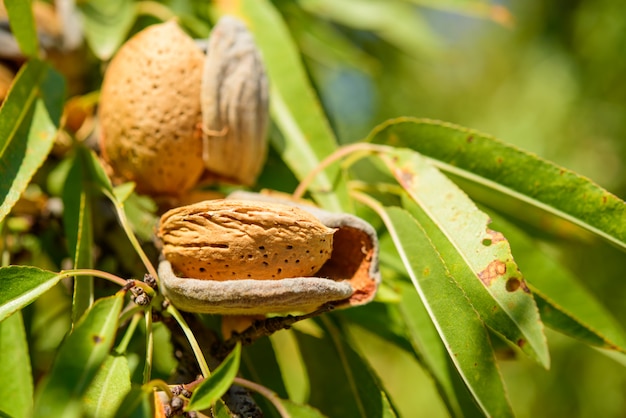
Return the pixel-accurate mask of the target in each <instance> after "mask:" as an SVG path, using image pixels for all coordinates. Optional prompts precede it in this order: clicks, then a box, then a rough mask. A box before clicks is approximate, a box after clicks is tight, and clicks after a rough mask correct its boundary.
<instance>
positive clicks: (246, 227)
mask: <svg viewBox="0 0 626 418" xmlns="http://www.w3.org/2000/svg"><path fill="white" fill-rule="evenodd" d="M333 233H334V230H333V229H331V228H328V227H326V226H324V225H323V224H322V223H321V222H320V221H319V220H318V219H317V218H316V217H314V216H313V215H312V214H310V213H308V212H306V211H304V210H302V209H300V208H297V207H293V206H287V205H283V204H278V203H269V202H253V201H246V200H231V199H228V200H213V201H205V202H200V203H196V204H193V205H189V206H183V207H179V208H176V209H172V210H170V211H168V212H166V213H165V214H164V215H163V216H162V217H161V222H160V227H159V232H158V234H159V237H160V238H161V240H162V242H163V250H162V251H163V255H164V256H165V258H166V259H167V260H168V261H169V262H170V263H171V265H172V267H173V268H174V270H175V271H177V272H179V273H180V274H182V275H184V276H185V277H191V278H195V279H203V280H218V281H222V280H238V279H255V280H272V279H276V280H278V279H285V278H294V277H308V276H313V275H314V274H315V273H316V272H317V271H318V270H319V269H320V268H321V267H322V266H323V265H324V263H325V262H326V261H327V260H328V259H329V258H330V256H331V252H332V249H333Z"/></svg>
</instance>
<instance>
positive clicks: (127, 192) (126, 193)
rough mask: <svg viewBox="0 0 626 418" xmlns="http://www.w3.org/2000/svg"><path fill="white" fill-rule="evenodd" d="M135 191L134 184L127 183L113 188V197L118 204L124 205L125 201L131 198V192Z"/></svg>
mask: <svg viewBox="0 0 626 418" xmlns="http://www.w3.org/2000/svg"><path fill="white" fill-rule="evenodd" d="M134 190H135V183H133V182H131V181H129V182H126V183H123V184H120V185H119V186H115V187H114V188H113V195H114V196H115V198H116V199H117V201H118V202H120V203H122V204H123V203H124V202H126V200H127V199H128V198H129V197H130V196H132V194H133V191H134Z"/></svg>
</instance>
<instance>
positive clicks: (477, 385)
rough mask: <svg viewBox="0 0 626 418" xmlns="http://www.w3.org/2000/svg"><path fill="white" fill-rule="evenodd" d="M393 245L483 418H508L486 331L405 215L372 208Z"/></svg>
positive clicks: (422, 234)
mask: <svg viewBox="0 0 626 418" xmlns="http://www.w3.org/2000/svg"><path fill="white" fill-rule="evenodd" d="M375 209H376V210H377V212H379V214H380V216H381V217H382V219H383V221H384V222H385V225H386V226H387V229H388V231H389V233H390V234H391V236H392V238H393V240H394V242H395V243H396V246H397V249H398V252H399V253H400V256H401V258H402V260H403V262H404V264H405V267H406V269H407V273H408V274H409V276H410V277H411V280H412V281H413V284H414V286H415V288H416V289H417V291H418V293H419V295H420V298H421V300H422V302H423V303H424V306H425V307H426V310H427V312H428V315H429V316H430V318H431V321H432V322H433V323H434V324H435V327H436V329H437V332H438V333H439V336H440V338H441V339H442V340H443V342H444V344H445V347H446V350H447V352H448V355H449V357H450V359H451V360H452V362H453V363H454V365H455V367H456V368H457V370H458V372H459V374H460V375H461V377H462V378H463V381H464V382H465V384H466V385H467V387H468V389H469V390H470V392H471V393H472V395H473V396H474V399H475V400H476V402H477V403H478V405H479V406H480V408H481V409H482V411H483V412H484V413H485V414H486V415H488V416H499V417H503V416H512V414H513V413H512V411H511V407H510V405H509V403H508V401H507V397H506V392H505V389H504V385H503V383H502V380H501V377H500V373H499V370H498V367H497V364H496V361H495V357H494V352H493V348H492V347H491V343H490V341H489V336H488V334H487V330H486V329H485V327H484V325H483V323H482V321H481V319H480V317H479V316H478V314H477V313H476V311H475V310H474V308H473V306H472V305H471V304H470V303H469V301H468V300H467V298H466V296H465V294H464V293H463V291H462V290H461V289H460V288H459V287H458V286H457V284H456V283H455V282H454V280H453V278H452V277H451V275H450V272H449V271H447V269H446V265H445V264H444V262H443V260H442V259H441V255H440V254H439V253H438V252H437V251H436V249H435V247H434V245H433V243H432V242H431V241H430V239H429V237H428V235H427V234H426V232H425V231H424V229H423V228H422V227H421V225H420V224H419V223H418V222H417V221H416V220H415V218H413V217H412V216H411V215H410V214H409V213H408V212H407V211H405V210H403V209H400V208H397V207H390V208H382V207H375Z"/></svg>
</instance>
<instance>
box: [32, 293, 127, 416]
mask: <svg viewBox="0 0 626 418" xmlns="http://www.w3.org/2000/svg"><path fill="white" fill-rule="evenodd" d="M123 303H124V294H123V293H122V292H119V293H117V294H116V295H114V296H110V297H107V298H102V299H98V300H97V301H96V303H94V304H93V305H92V306H91V308H90V309H89V310H88V311H87V312H86V313H85V315H84V316H83V317H82V318H81V320H80V321H79V322H78V324H76V326H75V327H74V330H73V332H72V333H71V334H70V335H68V336H67V338H66V339H65V341H64V342H63V344H62V345H61V347H60V348H59V352H58V354H57V357H56V359H55V361H54V364H53V366H52V370H51V371H50V374H49V375H48V376H46V378H45V380H44V382H42V384H41V388H40V389H41V390H40V392H39V394H38V396H37V398H36V400H35V414H34V415H35V416H37V417H73V416H82V413H83V412H82V404H81V403H82V397H83V396H84V394H85V393H86V392H87V389H88V388H89V385H90V384H91V382H92V380H93V379H94V377H95V376H96V374H97V373H98V371H99V369H100V367H101V366H102V364H103V363H104V362H105V360H106V358H107V355H108V353H109V352H110V351H111V347H112V346H113V343H114V341H115V332H116V331H117V324H118V318H119V315H120V312H121V310H122V306H123Z"/></svg>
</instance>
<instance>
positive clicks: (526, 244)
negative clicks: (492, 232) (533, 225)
mask: <svg viewBox="0 0 626 418" xmlns="http://www.w3.org/2000/svg"><path fill="white" fill-rule="evenodd" d="M494 221H495V222H496V223H497V224H498V228H500V229H502V230H504V231H505V233H506V235H507V237H508V238H509V240H510V241H511V245H512V246H513V248H515V251H516V259H517V261H518V263H519V264H520V266H521V267H522V268H523V269H524V273H525V275H526V277H527V278H528V283H529V286H530V288H531V289H532V291H533V294H534V296H535V299H536V300H537V306H538V307H539V312H540V314H541V318H542V320H543V322H544V324H545V325H546V326H547V327H549V328H552V329H554V330H556V331H559V332H561V333H563V334H565V335H569V336H570V337H572V338H575V339H577V340H579V341H582V342H584V343H585V344H589V345H591V346H594V347H597V348H601V349H604V350H602V352H603V353H605V354H610V353H617V352H619V353H621V354H622V356H623V355H624V354H626V331H625V330H624V327H623V325H622V324H621V323H620V321H618V320H617V319H616V318H615V317H614V316H613V315H612V313H611V312H610V311H609V310H608V309H607V308H606V307H604V306H603V305H602V303H601V302H600V301H598V300H597V299H596V298H595V297H594V296H593V294H592V293H591V292H589V291H588V290H587V289H586V288H585V287H584V286H583V284H581V283H580V282H579V281H578V280H576V277H574V276H573V275H572V273H570V272H569V271H568V270H567V269H566V268H564V267H563V266H561V265H560V264H559V263H558V262H556V261H555V260H554V259H553V258H552V257H550V256H549V255H548V254H547V253H546V252H545V251H543V248H542V247H541V246H539V245H537V242H536V241H535V240H533V239H532V238H531V237H529V236H528V235H527V234H526V233H524V232H523V231H522V230H521V229H519V228H518V227H516V226H515V225H513V224H511V223H509V222H506V221H505V220H504V219H501V218H499V217H495V216H494ZM607 350H608V351H607Z"/></svg>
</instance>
